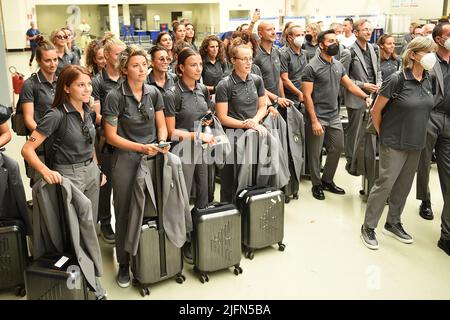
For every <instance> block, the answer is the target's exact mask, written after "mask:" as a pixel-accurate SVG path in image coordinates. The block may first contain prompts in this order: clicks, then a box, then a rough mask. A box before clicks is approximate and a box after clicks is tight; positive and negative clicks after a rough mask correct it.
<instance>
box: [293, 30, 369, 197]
mask: <svg viewBox="0 0 450 320" xmlns="http://www.w3.org/2000/svg"><path fill="white" fill-rule="evenodd" d="M317 39H318V42H319V47H320V49H321V53H320V55H319V56H315V57H314V58H312V59H311V61H310V62H309V64H308V65H307V66H306V67H305V70H304V72H303V76H302V92H303V98H304V102H305V105H306V111H307V115H308V116H307V118H306V130H305V131H306V140H307V141H308V144H307V148H308V153H307V154H308V162H309V170H310V173H311V182H312V195H313V196H314V198H316V199H318V200H324V199H325V195H324V193H323V190H326V191H329V192H332V193H336V194H345V191H344V190H343V189H342V188H339V187H338V186H336V184H335V183H334V181H333V179H334V175H335V173H336V169H337V166H338V162H339V157H340V155H341V153H342V151H343V149H344V135H343V129H342V123H341V119H340V117H339V109H338V94H339V87H340V84H341V85H343V86H344V87H345V88H346V89H347V90H348V91H349V92H350V93H352V94H353V95H355V98H357V99H359V100H361V102H362V103H363V104H365V105H366V106H368V105H369V102H370V97H369V95H367V94H366V93H365V92H364V91H362V90H361V89H360V88H358V87H357V86H356V85H355V84H354V83H353V82H352V81H351V80H350V79H349V77H348V76H347V73H346V71H345V68H344V66H343V64H342V63H341V62H340V61H338V60H336V59H334V56H335V55H336V54H337V52H338V50H339V45H338V44H337V43H336V35H335V33H334V30H327V31H324V32H321V33H320V34H319V36H318V38H317ZM323 146H325V149H326V150H327V160H326V163H325V167H324V170H323V175H322V178H321V177H320V153H321V152H322V147H323Z"/></svg>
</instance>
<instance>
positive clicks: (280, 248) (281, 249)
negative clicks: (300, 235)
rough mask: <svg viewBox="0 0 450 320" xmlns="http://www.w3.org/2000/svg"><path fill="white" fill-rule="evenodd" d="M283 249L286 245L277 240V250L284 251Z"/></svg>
mask: <svg viewBox="0 0 450 320" xmlns="http://www.w3.org/2000/svg"><path fill="white" fill-rule="evenodd" d="M284 249H286V245H285V244H283V243H281V242H278V250H279V251H284Z"/></svg>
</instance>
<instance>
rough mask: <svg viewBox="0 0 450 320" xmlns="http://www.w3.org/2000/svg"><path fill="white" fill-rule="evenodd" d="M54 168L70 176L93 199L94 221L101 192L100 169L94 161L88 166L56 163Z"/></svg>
mask: <svg viewBox="0 0 450 320" xmlns="http://www.w3.org/2000/svg"><path fill="white" fill-rule="evenodd" d="M54 168H55V170H56V171H58V172H59V173H60V174H61V175H63V176H64V177H66V178H68V179H69V180H70V182H72V183H73V185H74V186H75V187H76V188H78V190H80V191H81V192H83V194H84V195H85V196H86V197H87V198H88V199H89V200H91V204H92V218H93V221H94V223H95V222H97V217H98V197H99V192H100V170H99V169H98V167H97V165H96V164H95V163H94V161H92V162H91V163H90V164H88V165H87V166H84V165H81V166H78V165H71V164H67V165H65V164H64V165H63V164H55V165H54Z"/></svg>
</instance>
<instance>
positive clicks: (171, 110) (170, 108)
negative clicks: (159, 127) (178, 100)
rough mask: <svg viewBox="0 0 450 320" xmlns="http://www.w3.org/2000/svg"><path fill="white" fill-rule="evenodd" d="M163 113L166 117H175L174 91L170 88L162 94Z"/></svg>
mask: <svg viewBox="0 0 450 320" xmlns="http://www.w3.org/2000/svg"><path fill="white" fill-rule="evenodd" d="M164 106H165V108H164V115H165V116H166V117H175V116H176V108H175V93H174V92H173V91H172V90H167V91H166V93H165V94H164Z"/></svg>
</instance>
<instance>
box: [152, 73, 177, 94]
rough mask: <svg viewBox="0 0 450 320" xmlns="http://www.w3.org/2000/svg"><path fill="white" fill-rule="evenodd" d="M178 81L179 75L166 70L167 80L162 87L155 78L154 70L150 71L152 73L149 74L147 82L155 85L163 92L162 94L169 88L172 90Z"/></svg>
mask: <svg viewBox="0 0 450 320" xmlns="http://www.w3.org/2000/svg"><path fill="white" fill-rule="evenodd" d="M177 82H178V77H177V75H176V74H174V73H172V72H166V82H165V83H164V86H163V87H162V88H161V87H160V86H158V84H157V83H156V81H155V78H154V76H153V71H151V72H150V74H149V75H148V76H147V84H149V85H151V86H154V87H155V88H157V89H158V90H159V92H161V94H163V95H164V94H165V93H166V91H167V90H170V89H171V88H173V87H174V86H175V84H176V83H177Z"/></svg>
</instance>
